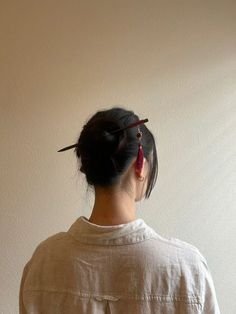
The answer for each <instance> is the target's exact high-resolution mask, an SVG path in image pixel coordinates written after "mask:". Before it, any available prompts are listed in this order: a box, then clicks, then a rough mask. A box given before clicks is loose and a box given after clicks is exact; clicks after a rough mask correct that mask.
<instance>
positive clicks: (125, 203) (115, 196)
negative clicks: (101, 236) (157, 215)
mask: <svg viewBox="0 0 236 314" xmlns="http://www.w3.org/2000/svg"><path fill="white" fill-rule="evenodd" d="M135 211H136V208H135V200H134V198H133V197H132V196H131V195H129V194H128V193H127V192H125V191H124V190H122V191H109V192H108V190H102V189H96V190H95V203H94V206H93V210H92V214H91V216H90V218H89V221H90V222H92V223H94V224H98V225H104V226H105V225H118V224H124V223H128V222H130V221H133V220H135V219H136V217H135Z"/></svg>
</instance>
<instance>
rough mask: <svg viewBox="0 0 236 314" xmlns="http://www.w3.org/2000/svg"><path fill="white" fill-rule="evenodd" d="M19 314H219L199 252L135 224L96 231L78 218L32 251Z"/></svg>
mask: <svg viewBox="0 0 236 314" xmlns="http://www.w3.org/2000/svg"><path fill="white" fill-rule="evenodd" d="M20 308H21V310H20V313H21V314H23V313H35V314H37V313H44V314H47V313H58V314H59V313H67V314H72V313H73V314H74V313H88V314H90V313H98V314H100V313H112V314H113V313H114V314H123V313H129V314H132V313H135V314H139V313H144V314H147V313H157V314H158V313H160V314H165V313H168V314H172V313H175V314H176V313H180V314H182V313H191V314H193V313H194V314H195V313H207V314H211V313H220V312H219V308H218V304H217V300H216V296H215V289H214V285H213V281H212V278H211V274H210V272H209V269H208V267H207V263H206V260H205V258H204V257H203V256H202V254H201V253H200V252H199V250H198V249H197V248H196V247H194V246H192V245H190V244H188V243H186V242H183V241H180V240H178V239H173V238H172V239H165V238H163V237H161V236H160V235H158V234H157V233H156V232H155V231H154V230H153V229H152V228H150V227H149V226H148V225H147V224H146V223H145V222H144V221H143V220H142V219H140V218H139V219H136V220H134V221H131V222H129V223H126V224H120V225H114V226H100V225H95V224H93V223H91V222H89V221H88V219H87V218H86V217H84V216H81V217H79V218H78V219H77V220H76V221H75V222H74V224H73V225H72V226H71V227H70V229H69V230H68V232H61V233H58V234H56V235H54V236H51V237H50V238H48V239H47V240H45V241H43V242H41V244H40V245H39V246H38V247H37V249H36V250H35V252H34V254H33V256H32V258H31V260H30V261H29V262H28V263H27V265H26V266H25V269H24V273H23V276H22V281H21V290H20Z"/></svg>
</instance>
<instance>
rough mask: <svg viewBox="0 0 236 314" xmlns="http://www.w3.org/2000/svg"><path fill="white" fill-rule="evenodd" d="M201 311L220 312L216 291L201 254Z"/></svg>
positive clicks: (206, 313) (217, 313)
mask: <svg viewBox="0 0 236 314" xmlns="http://www.w3.org/2000/svg"><path fill="white" fill-rule="evenodd" d="M201 269H202V307H203V308H202V313H204V314H220V309H219V305H218V301H217V297H216V291H215V287H214V282H213V279H212V275H211V272H210V269H209V267H208V264H207V261H206V259H205V258H204V257H203V256H202V263H201Z"/></svg>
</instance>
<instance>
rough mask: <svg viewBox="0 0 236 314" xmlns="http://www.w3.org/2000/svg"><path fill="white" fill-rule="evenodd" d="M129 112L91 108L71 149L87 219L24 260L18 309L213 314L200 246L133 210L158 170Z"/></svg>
mask: <svg viewBox="0 0 236 314" xmlns="http://www.w3.org/2000/svg"><path fill="white" fill-rule="evenodd" d="M146 122H148V119H139V117H138V116H137V115H136V114H134V112H133V111H128V110H126V109H124V108H121V107H113V108H111V109H109V110H104V111H98V112H97V113H96V114H95V115H94V116H92V117H91V118H90V119H89V121H88V122H87V123H86V125H85V126H84V128H83V130H82V132H81V134H80V136H79V138H78V141H77V143H76V144H73V145H71V146H67V147H65V148H63V149H61V150H59V151H65V150H68V149H71V148H75V149H74V151H75V153H76V156H77V158H78V161H79V170H80V171H81V172H83V173H84V174H85V176H86V180H87V183H88V186H90V187H92V188H94V192H95V202H94V206H93V209H92V213H91V216H90V218H89V219H87V218H86V217H84V216H80V217H79V218H78V219H77V220H76V221H75V222H74V223H73V224H72V225H71V227H70V228H69V230H68V231H67V232H60V233H57V234H55V235H53V236H51V237H49V238H48V239H46V240H45V241H43V242H41V243H40V244H39V245H38V247H37V248H36V250H35V252H34V253H33V255H32V257H31V259H30V260H29V262H28V263H27V264H26V265H25V268H24V271H23V274H22V279H21V286H20V313H21V314H25V313H34V314H39V313H43V314H47V313H50V314H52V313H58V314H59V313H60V314H62V313H65V314H70V313H71V314H72V313H81V314H82V313H95V314H96V313H97V314H100V313H115V314H125V313H127V314H139V313H144V314H148V313H160V314H165V313H170V314H172V313H179V314H184V313H191V314H192V313H206V314H211V313H212V314H213V313H214V314H216V313H220V311H219V307H218V303H217V299H216V294H215V288H214V284H213V280H212V277H211V274H210V271H209V269H208V266H207V262H206V260H205V258H204V257H203V256H202V254H201V253H200V252H199V250H198V249H197V248H196V247H194V246H193V245H191V244H188V243H186V242H183V241H180V240H178V239H174V238H171V239H166V238H163V237H162V236H160V235H159V234H157V233H156V232H155V231H154V230H153V229H152V228H151V227H149V226H148V225H147V224H146V223H145V222H144V220H143V219H141V218H136V216H135V203H136V202H137V201H139V200H141V199H143V197H145V198H149V196H150V194H151V191H152V189H153V187H154V185H155V182H156V178H157V173H158V161H157V153H156V146H155V140H154V137H153V135H152V133H151V132H150V130H148V128H147V127H146V125H145V123H146Z"/></svg>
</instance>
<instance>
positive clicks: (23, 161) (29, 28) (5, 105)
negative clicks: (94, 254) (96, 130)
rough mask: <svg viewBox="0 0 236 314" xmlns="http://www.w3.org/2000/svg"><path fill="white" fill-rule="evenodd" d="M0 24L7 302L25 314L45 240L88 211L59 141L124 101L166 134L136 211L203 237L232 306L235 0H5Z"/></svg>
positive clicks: (199, 243) (69, 139) (4, 308)
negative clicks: (29, 279) (25, 293)
mask: <svg viewBox="0 0 236 314" xmlns="http://www.w3.org/2000/svg"><path fill="white" fill-rule="evenodd" d="M0 23H1V27H0V36H1V50H0V56H1V64H0V78H1V84H0V86H1V93H0V95H1V96H0V97H1V100H0V106H1V112H0V113H1V114H0V121H1V137H0V138H1V143H0V144H1V146H0V147H1V200H0V202H1V212H0V214H1V226H0V236H1V251H0V255H1V260H0V267H1V274H0V275H1V277H0V287H1V299H0V312H1V313H4V314H13V313H18V293H19V284H20V279H21V275H22V271H23V267H24V265H25V264H26V262H27V261H28V260H29V259H30V257H31V256H32V254H33V251H34V250H35V248H36V246H37V245H38V244H39V243H40V242H41V241H43V240H44V239H46V238H47V237H49V236H50V235H52V234H54V233H57V232H60V231H66V230H68V228H69V227H70V225H71V224H72V223H73V222H74V221H75V220H76V219H77V218H78V217H79V216H80V215H85V216H87V217H89V215H90V213H91V208H92V206H93V194H92V193H88V194H86V181H85V178H84V175H83V174H82V173H81V174H78V173H77V162H76V158H75V155H74V153H73V150H71V151H67V152H64V153H58V152H57V150H58V149H60V148H62V147H64V146H67V145H70V144H73V143H74V142H75V141H76V139H77V137H78V135H79V133H80V131H81V129H82V126H83V124H84V123H85V121H86V119H88V118H89V117H90V116H91V115H92V114H94V113H95V112H96V111H97V110H101V109H108V108H110V107H112V106H114V105H121V106H124V107H126V108H128V109H131V110H134V111H135V112H136V113H137V114H138V115H139V116H140V118H148V119H149V122H148V124H147V126H148V127H149V128H150V130H151V131H152V132H153V134H154V136H155V139H156V143H157V153H158V159H159V175H158V179H157V184H156V186H155V189H154V190H153V192H152V195H151V198H150V199H149V200H147V201H142V202H140V203H138V204H137V217H141V218H143V219H144V220H145V221H146V222H147V223H148V224H149V225H150V226H151V227H153V228H154V229H155V230H156V231H157V232H158V233H159V234H161V235H162V236H165V237H175V238H179V239H181V240H183V241H186V242H189V243H191V244H193V245H195V246H196V247H197V248H198V249H199V250H200V252H201V253H202V254H203V255H204V256H205V258H206V259H207V261H208V266H209V268H210V270H211V273H212V276H213V280H214V284H215V288H216V293H217V298H218V302H219V305H220V308H221V311H222V313H227V314H228V313H236V303H235V291H236V284H235V262H236V256H235V255H236V252H235V247H236V243H235V222H236V220H235V218H236V212H235V205H236V199H235V193H234V192H235V186H236V175H235V174H236V173H235V169H236V158H235V157H236V145H235V144H236V2H235V0H232V1H228V0H222V1H216V0H212V1H211V0H204V1H203V0H198V1H193V0H180V1H177V0H176V1H175V0H172V1H167V0H162V1H159V0H157V1H149V0H148V1H141V0H137V1H133V0H125V1H124V0H120V1H118V0H117V1H113V0H109V1H108V0H107V1H104V0H99V1H95V0H94V1H87V0H86V1H79V0H77V1H75V0H74V1H72V0H69V1H59V0H57V1H56V0H54V1H51V0H49V1H41V2H40V1H26V0H23V1H11V0H10V1H1V10H0Z"/></svg>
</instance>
